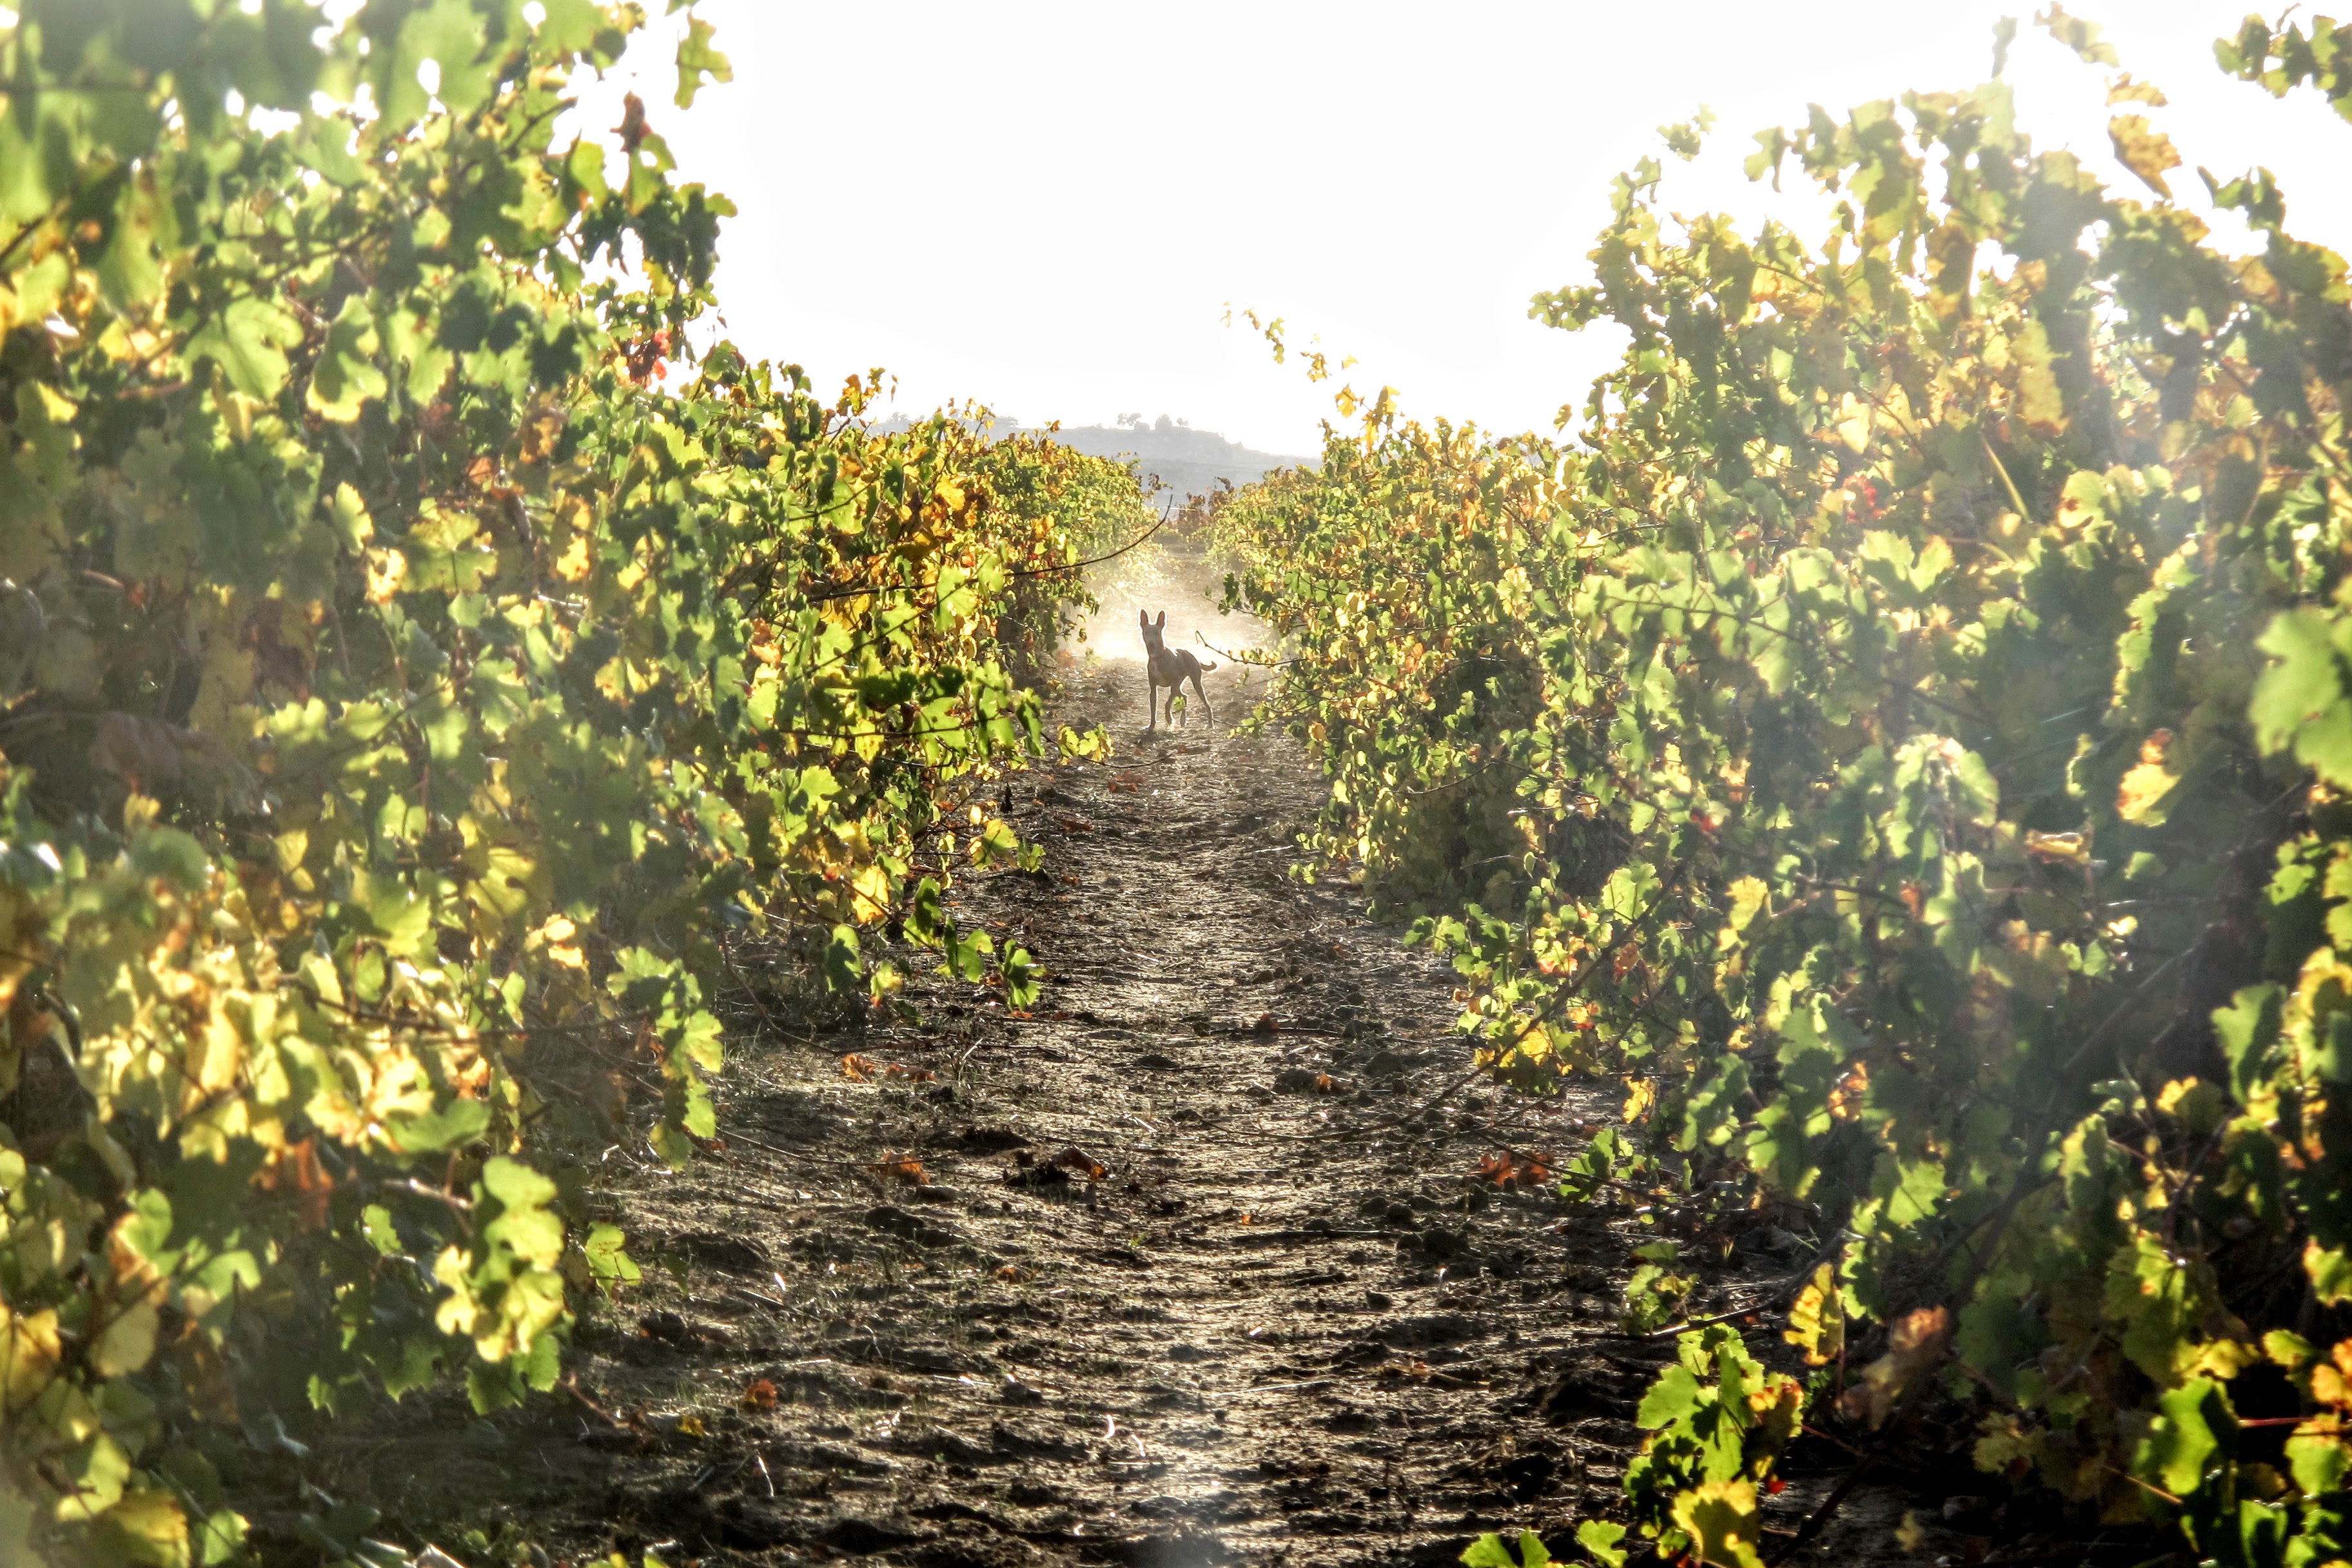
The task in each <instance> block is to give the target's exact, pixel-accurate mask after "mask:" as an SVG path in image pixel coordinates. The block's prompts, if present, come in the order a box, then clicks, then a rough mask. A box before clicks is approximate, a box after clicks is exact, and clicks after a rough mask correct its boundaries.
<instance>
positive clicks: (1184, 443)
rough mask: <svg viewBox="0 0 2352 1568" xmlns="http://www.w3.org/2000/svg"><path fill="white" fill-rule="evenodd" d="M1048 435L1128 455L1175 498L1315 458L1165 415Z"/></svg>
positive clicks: (1098, 451) (1098, 452) (1105, 454)
mask: <svg viewBox="0 0 2352 1568" xmlns="http://www.w3.org/2000/svg"><path fill="white" fill-rule="evenodd" d="M1033 433H1035V434H1042V432H1033ZM1051 438H1052V439H1054V440H1055V441H1059V442H1060V443H1061V444H1062V445H1064V446H1065V447H1074V448H1076V450H1078V451H1081V452H1088V453H1092V454H1093V455H1094V456H1096V457H1098V458H1132V459H1133V460H1134V462H1135V465H1136V467H1137V468H1139V469H1140V470H1141V471H1142V474H1143V477H1144V479H1146V480H1147V481H1149V480H1150V478H1151V476H1152V475H1154V474H1157V475H1159V476H1160V483H1161V484H1163V485H1165V486H1167V487H1168V488H1169V489H1171V490H1173V491H1175V492H1176V496H1177V498H1178V499H1179V500H1181V499H1182V498H1183V497H1185V496H1188V495H1207V494H1208V493H1209V492H1210V491H1212V490H1213V489H1216V488H1217V481H1218V480H1219V479H1231V480H1232V481H1233V482H1234V483H1235V484H1237V485H1245V484H1247V483H1249V482H1250V481H1251V480H1252V479H1256V478H1258V477H1259V476H1260V475H1262V474H1264V473H1265V472H1266V471H1267V470H1269V469H1272V468H1305V467H1307V466H1309V465H1310V464H1311V463H1312V461H1313V459H1311V458H1293V457H1284V456H1282V455H1280V454H1278V453H1274V452H1255V451H1252V450H1251V449H1250V448H1249V447H1244V446H1243V445H1242V444H1241V443H1240V442H1238V441H1230V440H1227V439H1226V438H1225V437H1223V436H1219V435H1216V434H1214V433H1213V432H1211V431H1207V430H1194V429H1191V428H1189V427H1187V426H1182V425H1179V424H1176V423H1175V422H1174V421H1172V420H1170V419H1167V418H1164V417H1163V418H1162V419H1160V422H1159V423H1158V424H1156V425H1121V426H1107V425H1079V426H1063V427H1062V428H1061V429H1059V430H1056V431H1055V432H1053V435H1052V437H1051Z"/></svg>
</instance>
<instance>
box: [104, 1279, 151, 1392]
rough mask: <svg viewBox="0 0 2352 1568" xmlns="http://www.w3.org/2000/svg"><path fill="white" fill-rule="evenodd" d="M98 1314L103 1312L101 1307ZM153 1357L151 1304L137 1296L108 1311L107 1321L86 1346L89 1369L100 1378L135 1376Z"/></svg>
mask: <svg viewBox="0 0 2352 1568" xmlns="http://www.w3.org/2000/svg"><path fill="white" fill-rule="evenodd" d="M100 1310H106V1309H105V1307H104V1306H103V1305H102V1306H101V1309H100ZM154 1355H155V1301H154V1299H153V1298H152V1296H143V1295H142V1296H140V1297H138V1298H136V1299H135V1300H131V1301H129V1302H126V1303H123V1304H121V1305H120V1306H118V1307H114V1308H113V1310H112V1317H111V1320H110V1321H109V1322H108V1323H107V1325H106V1327H105V1328H103V1329H101V1330H100V1331H99V1333H98V1337H97V1338H96V1339H94V1340H92V1341H91V1342H90V1344H89V1368H90V1370H91V1371H92V1372H94V1373H97V1374H98V1375H99V1376H100V1377H121V1376H122V1375H123V1374H124V1373H132V1372H137V1371H138V1370H139V1369H140V1368H142V1367H143V1366H145V1365H146V1364H147V1363H148V1362H150V1361H151V1360H152V1359H153V1358H154Z"/></svg>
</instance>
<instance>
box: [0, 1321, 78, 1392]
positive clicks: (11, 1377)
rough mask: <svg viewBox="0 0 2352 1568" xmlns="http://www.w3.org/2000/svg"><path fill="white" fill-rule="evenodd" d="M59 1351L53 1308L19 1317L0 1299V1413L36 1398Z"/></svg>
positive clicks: (52, 1370)
mask: <svg viewBox="0 0 2352 1568" xmlns="http://www.w3.org/2000/svg"><path fill="white" fill-rule="evenodd" d="M62 1353H63V1348H62V1347H61V1346H60V1344H59V1343H58V1314H57V1312H56V1310H54V1309H51V1310H44V1311H39V1312H35V1313H34V1314H33V1315H32V1316H30V1317H26V1318H20V1317H17V1316H16V1315H15V1314H14V1313H12V1312H10V1311H9V1310H8V1304H7V1303H6V1302H5V1301H0V1414H5V1413H6V1412H8V1411H12V1410H22V1409H23V1408H24V1407H25V1406H26V1405H29V1404H31V1403H32V1402H33V1401H34V1400H35V1399H37V1398H39V1397H40V1394H41V1391H42V1390H44V1389H46V1388H47V1387H48V1385H49V1379H50V1378H51V1377H52V1376H54V1375H55V1374H56V1373H57V1370H58V1357H59V1356H60V1355H61V1354H62Z"/></svg>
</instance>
